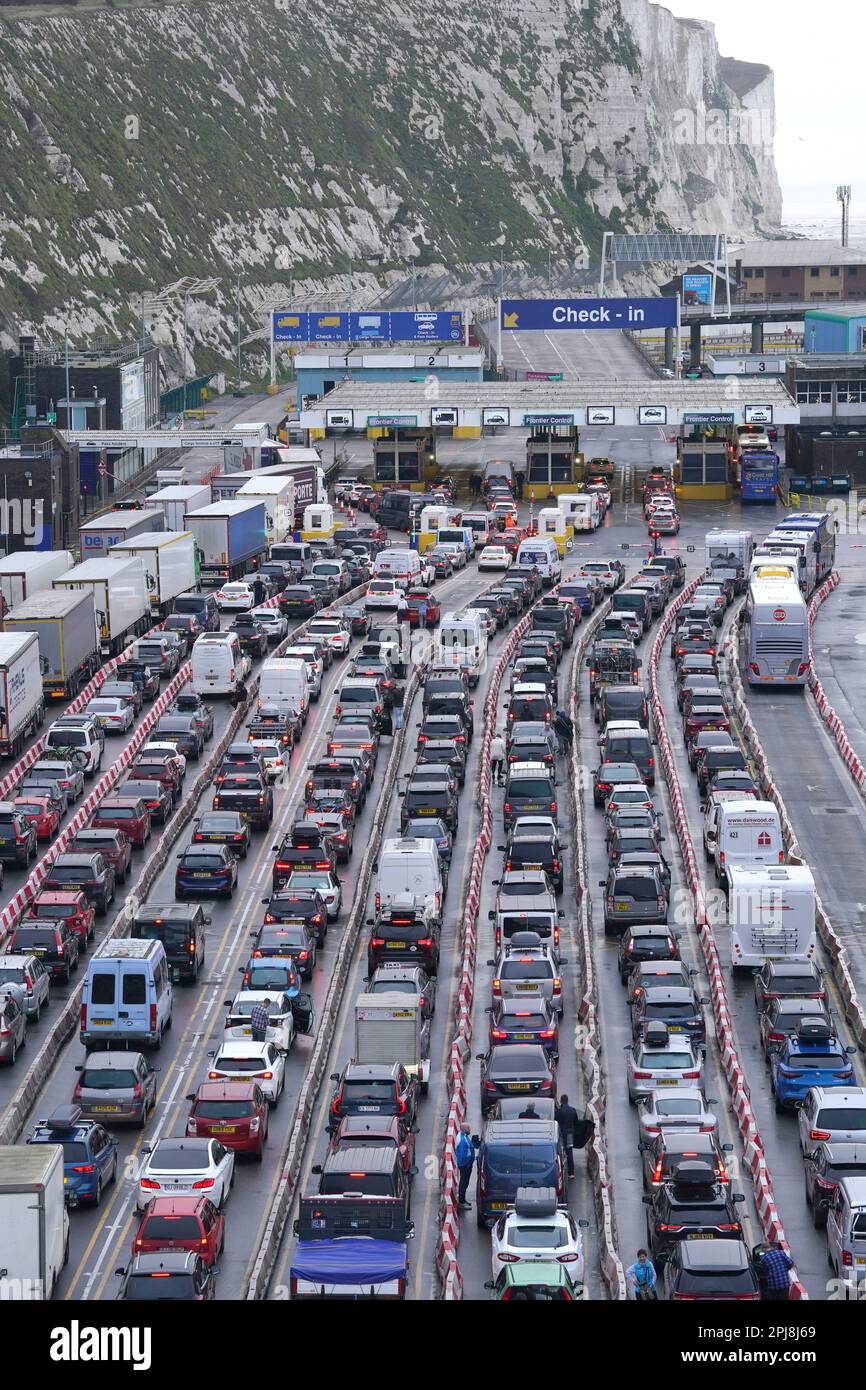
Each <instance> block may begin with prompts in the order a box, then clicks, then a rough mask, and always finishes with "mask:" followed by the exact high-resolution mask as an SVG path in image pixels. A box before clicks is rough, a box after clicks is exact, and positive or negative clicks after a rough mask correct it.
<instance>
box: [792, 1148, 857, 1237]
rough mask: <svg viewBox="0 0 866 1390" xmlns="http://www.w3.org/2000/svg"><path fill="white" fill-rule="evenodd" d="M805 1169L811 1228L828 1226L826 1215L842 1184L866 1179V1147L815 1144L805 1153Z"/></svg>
mask: <svg viewBox="0 0 866 1390" xmlns="http://www.w3.org/2000/svg"><path fill="white" fill-rule="evenodd" d="M813 1142H814V1141H813ZM803 1168H804V1170H805V1174H806V1206H807V1207H811V1208H812V1224H813V1226H817V1227H819V1228H820V1227H822V1226H826V1225H827V1212H828V1210H829V1208H830V1206H831V1205H832V1202H833V1198H834V1197H835V1196H836V1189H837V1188H838V1186H839V1183H840V1182H842V1181H843V1179H845V1178H863V1177H866V1144H845V1143H836V1142H833V1143H828V1142H827V1141H824V1142H823V1143H816V1144H815V1146H814V1148H810V1149H807V1150H806V1152H805V1153H804V1155H803Z"/></svg>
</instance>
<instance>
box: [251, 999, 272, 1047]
mask: <svg viewBox="0 0 866 1390" xmlns="http://www.w3.org/2000/svg"><path fill="white" fill-rule="evenodd" d="M270 1002H271V1001H270V999H261V1000H259V999H257V1000H256V1002H255V1004H253V1007H252V1008H251V1010H250V1027H251V1028H252V1030H253V1042H265V1040H266V1039H267V1036H268V1028H269V1027H270V1022H271V1016H270V1013H269V1007H270Z"/></svg>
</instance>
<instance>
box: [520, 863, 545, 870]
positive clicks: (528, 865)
mask: <svg viewBox="0 0 866 1390" xmlns="http://www.w3.org/2000/svg"><path fill="white" fill-rule="evenodd" d="M523 867H524V869H541V868H543V867H544V866H543V865H542V864H524V866H523Z"/></svg>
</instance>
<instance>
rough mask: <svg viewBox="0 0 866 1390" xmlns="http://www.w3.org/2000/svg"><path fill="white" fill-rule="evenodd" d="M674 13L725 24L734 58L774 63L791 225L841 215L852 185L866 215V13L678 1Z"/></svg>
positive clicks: (723, 36)
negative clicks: (841, 187) (842, 198)
mask: <svg viewBox="0 0 866 1390" xmlns="http://www.w3.org/2000/svg"><path fill="white" fill-rule="evenodd" d="M665 8H666V9H670V10H672V11H673V12H674V14H678V15H682V16H684V17H685V18H689V19H706V20H709V21H710V23H712V24H714V25H715V29H716V37H717V39H718V44H719V50H720V52H721V53H722V54H723V55H724V56H725V57H731V58H740V59H743V60H745V61H747V62H754V63H766V64H767V65H768V66H769V67H771V68H772V69H773V72H774V73H775V80H776V142H775V155H776V168H777V169H778V171H779V180H780V182H781V185H782V192H783V194H784V199H785V207H784V213H783V216H784V217H785V219H789V218H794V217H797V218H802V217H803V216H807V215H808V214H809V213H810V212H812V213H815V214H827V213H831V214H832V213H835V212H836V210H837V208H838V204H837V202H836V185H837V184H839V183H850V184H851V185H852V186H853V191H852V199H851V215H852V217H866V143H864V140H863V134H862V127H863V117H862V107H863V98H862V77H861V71H862V51H863V44H862V40H863V32H864V26H866V19H864V13H863V11H861V10H860V9H859V7H858V5H856V4H852V3H851V0H821V3H820V4H819V5H815V4H813V3H811V0H674V2H673V3H672V0H668V3H667V4H666V5H665Z"/></svg>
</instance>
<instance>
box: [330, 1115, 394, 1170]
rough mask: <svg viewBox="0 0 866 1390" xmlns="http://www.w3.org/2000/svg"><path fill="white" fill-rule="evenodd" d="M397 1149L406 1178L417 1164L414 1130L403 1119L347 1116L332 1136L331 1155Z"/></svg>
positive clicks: (388, 1116) (383, 1116)
mask: <svg viewBox="0 0 866 1390" xmlns="http://www.w3.org/2000/svg"><path fill="white" fill-rule="evenodd" d="M366 1148H374V1149H392V1148H393V1149H397V1150H398V1152H399V1154H400V1158H401V1160H402V1163H403V1167H404V1169H405V1171H406V1173H407V1174H409V1175H410V1176H411V1170H412V1167H413V1165H414V1163H415V1126H414V1125H408V1124H407V1123H406V1121H405V1120H404V1119H403V1118H402V1116H400V1115H344V1116H343V1118H342V1120H341V1121H340V1123H339V1125H338V1127H337V1129H336V1130H335V1131H334V1133H333V1135H332V1136H331V1142H330V1144H329V1145H328V1153H331V1154H336V1153H341V1152H342V1151H343V1150H345V1149H366Z"/></svg>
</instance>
